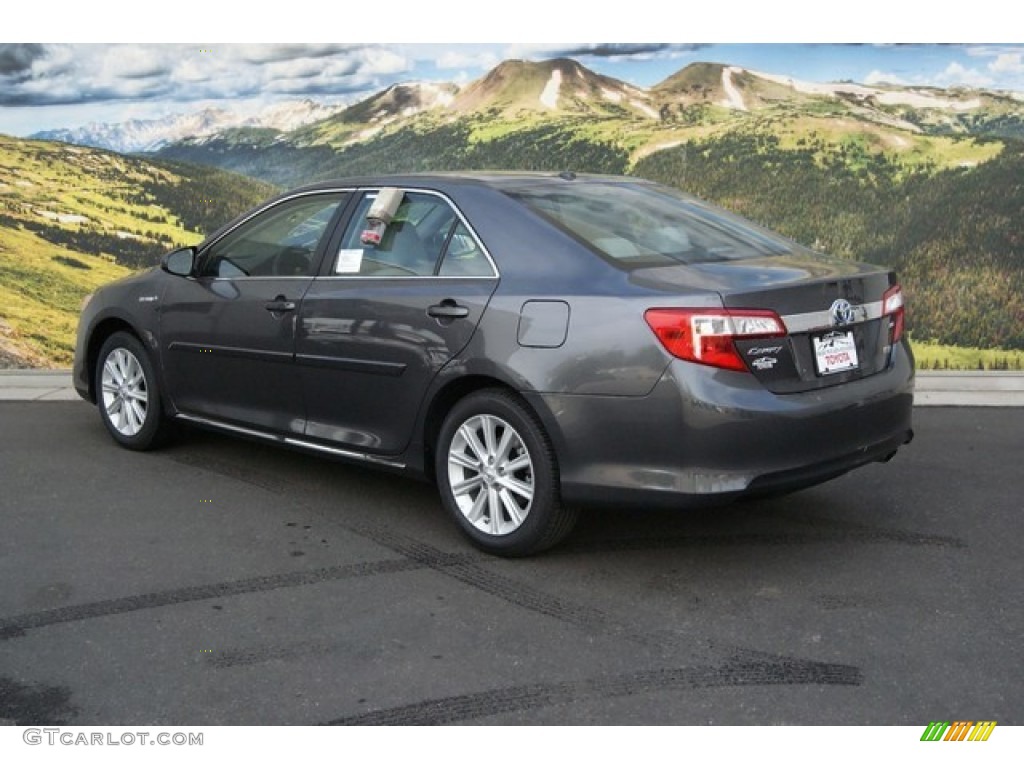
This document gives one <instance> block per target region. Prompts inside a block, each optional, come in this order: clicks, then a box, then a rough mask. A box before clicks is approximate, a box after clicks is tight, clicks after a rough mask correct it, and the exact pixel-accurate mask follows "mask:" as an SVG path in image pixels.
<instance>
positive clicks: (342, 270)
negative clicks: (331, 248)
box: [334, 248, 363, 275]
mask: <svg viewBox="0 0 1024 768" xmlns="http://www.w3.org/2000/svg"><path fill="white" fill-rule="evenodd" d="M362 265H363V249H362V248H342V249H341V250H340V251H338V260H337V261H336V262H335V264H334V273H335V274H336V275H358V274H359V270H360V268H361V267H362Z"/></svg>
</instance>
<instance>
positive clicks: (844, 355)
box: [811, 331, 857, 376]
mask: <svg viewBox="0 0 1024 768" xmlns="http://www.w3.org/2000/svg"><path fill="white" fill-rule="evenodd" d="M811 340H812V341H813V342H814V358H815V362H816V363H817V366H818V373H819V374H820V375H822V376H824V375H825V374H827V373H840V372H842V371H849V370H852V369H854V368H856V367H857V344H856V342H855V341H854V340H853V331H833V332H832V333H826V334H825V335H824V336H813V337H811Z"/></svg>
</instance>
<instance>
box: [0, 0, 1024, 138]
mask: <svg viewBox="0 0 1024 768" xmlns="http://www.w3.org/2000/svg"><path fill="white" fill-rule="evenodd" d="M523 1H524V0H517V2H516V3H514V4H513V5H512V6H509V7H519V5H520V3H521V2H523ZM346 7H349V6H346ZM353 7H357V6H353ZM474 7H477V8H479V7H482V6H479V5H475V6H474ZM490 7H493V6H490ZM630 7H632V3H631V4H630ZM367 18H371V17H367ZM723 18H724V17H723ZM520 21H521V19H520ZM510 23H511V22H510ZM648 27H651V25H647V26H645V27H642V28H643V29H647V28H648ZM369 28H370V29H371V30H376V31H377V32H378V33H383V32H386V31H392V30H391V29H390V28H389V27H387V26H386V25H377V26H374V25H373V24H372V23H371V24H370V25H369ZM33 29H34V28H33V27H32V26H31V25H30V26H29V27H28V29H22V30H20V32H21V34H22V35H27V36H28V37H27V38H26V39H28V40H31V39H32V38H31V34H32V30H33ZM512 29H520V30H522V27H521V25H520V26H519V27H516V26H515V24H514V23H512ZM527 29H528V30H529V29H534V30H536V29H540V27H527ZM544 29H545V30H546V31H547V33H548V34H550V33H551V29H550V28H549V27H544ZM613 29H614V27H613ZM694 29H695V32H694V34H695V35H697V34H701V30H700V28H696V27H695V28H694ZM716 29H717V27H716ZM787 29H788V28H787ZM505 31H506V33H507V32H508V30H505ZM599 31H601V32H605V33H606V34H607V33H608V30H607V29H605V30H599ZM626 31H630V32H632V34H635V30H629V29H627V30H626ZM655 31H657V27H656V26H654V27H651V33H652V34H653V33H654V32H655ZM256 32H258V30H257V31H256ZM122 34H125V32H122ZM128 34H129V35H130V32H129V33H128ZM263 34H266V32H263ZM434 34H437V31H436V29H435V31H434ZM479 34H480V33H479V31H477V32H475V33H472V34H470V35H469V37H470V39H472V38H473V37H474V36H476V35H479ZM520 34H524V36H525V34H528V32H522V31H521V32H520ZM705 34H706V33H705ZM267 36H268V37H269V36H271V35H267ZM284 36H285V35H282V37H284ZM421 36H422V37H426V38H427V39H429V34H423V35H421ZM414 37H415V36H414ZM623 37H624V38H625V37H626V35H625V34H624V35H623ZM800 37H801V35H800V34H799V33H795V34H793V35H792V37H791V39H799V38H800ZM264 39H265V38H264ZM555 56H571V57H573V58H576V59H578V60H579V61H581V62H582V63H583V64H584V65H586V66H588V67H590V68H591V69H594V70H596V71H599V72H601V73H604V74H607V75H611V76H613V77H617V78H620V79H623V80H626V81H628V82H631V83H633V84H635V85H639V86H650V85H653V84H655V83H657V82H659V81H660V80H662V79H664V78H665V77H667V76H669V75H671V74H672V73H674V72H676V71H678V70H679V69H681V68H683V67H684V66H686V65H687V64H689V63H691V62H694V61H718V62H726V63H730V64H737V65H740V66H744V67H748V68H751V69H758V70H762V71H767V72H773V73H778V74H783V75H787V76H790V77H794V78H798V79H804V80H818V81H830V80H853V81H856V82H860V83H878V82H889V83H898V84H907V85H936V86H951V85H972V86H983V87H987V88H996V89H1002V90H1007V91H1012V92H1016V93H1021V94H1024V44H1017V45H1015V44H982V43H972V44H956V45H937V44H909V45H890V44H879V43H874V44H866V45H846V44H843V45H836V44H807V43H805V44H778V43H757V44H742V45H741V44H730V43H714V44H688V43H644V42H632V43H604V44H578V43H542V44H517V43H494V44H484V43H469V42H459V43H445V44H441V43H420V42H406V43H395V44H363V43H287V44H246V43H194V44H164V43H116V44H97V43H32V42H24V43H3V44H0V133H7V134H13V135H22V136H23V135H28V134H30V133H32V132H34V131H38V130H43V129H48V128H60V127H78V126H81V125H84V124H86V123H89V122H120V121H123V120H127V119H131V118H152V117H160V116H163V115H168V114H173V113H180V112H187V111H193V110H196V109H200V108H203V107H208V106H221V107H226V108H230V109H236V110H239V111H243V112H245V111H250V112H251V111H254V110H256V109H258V108H260V107H262V106H265V105H267V104H269V103H273V102H277V101H281V100H292V99H303V98H310V99H313V100H316V101H320V102H326V103H333V102H352V101H355V100H357V99H358V98H359V97H361V96H365V95H368V94H370V93H372V92H375V91H377V90H380V89H382V88H384V87H386V86H388V85H390V84H392V83H395V82H401V81H408V80H433V81H454V82H459V83H464V82H468V81H470V80H472V79H474V78H477V77H479V76H481V75H482V74H484V73H485V72H486V71H487V70H488V69H490V68H491V67H493V66H494V65H496V64H497V63H498V62H500V61H501V60H503V59H507V58H526V59H534V60H539V59H545V58H552V57H555Z"/></svg>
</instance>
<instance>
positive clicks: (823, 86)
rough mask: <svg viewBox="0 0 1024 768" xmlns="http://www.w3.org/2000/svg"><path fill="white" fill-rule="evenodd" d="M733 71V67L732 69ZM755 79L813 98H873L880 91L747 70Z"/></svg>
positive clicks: (854, 85) (863, 86)
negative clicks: (847, 96) (842, 96)
mask: <svg viewBox="0 0 1024 768" xmlns="http://www.w3.org/2000/svg"><path fill="white" fill-rule="evenodd" d="M733 69H735V67H733ZM747 71H748V72H750V74H752V75H754V76H755V77H759V78H761V79H762V80H767V81H768V82H770V83H778V84H779V85H785V86H788V87H790V88H792V89H793V90H794V91H799V92H800V93H809V94H812V95H815V96H835V95H836V94H838V93H852V94H853V95H855V96H863V97H867V96H874V95H876V94H878V93H881V91H880V90H879V89H878V88H871V87H869V86H866V85H857V84H856V83H812V82H811V81H809V80H797V79H795V78H792V77H786V76H785V75H773V74H771V73H770V72H758V71H756V70H753V69H749V70H747Z"/></svg>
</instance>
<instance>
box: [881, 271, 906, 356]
mask: <svg viewBox="0 0 1024 768" xmlns="http://www.w3.org/2000/svg"><path fill="white" fill-rule="evenodd" d="M882 314H883V315H885V316H886V317H888V318H889V344H895V343H896V342H897V341H899V340H900V339H902V338H903V315H904V309H903V289H902V288H900V286H899V284H897V285H894V286H892V287H891V288H890V289H889V290H887V291H886V292H885V293H884V294H882Z"/></svg>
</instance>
